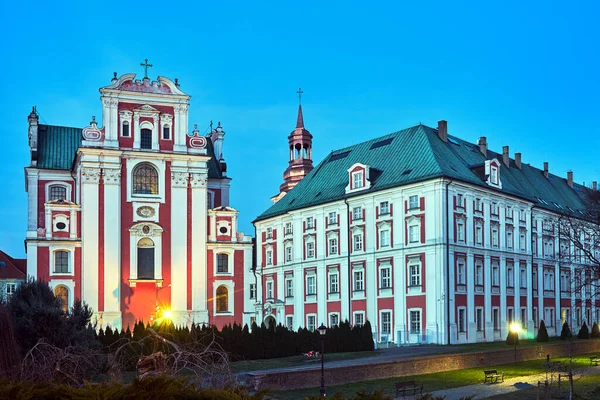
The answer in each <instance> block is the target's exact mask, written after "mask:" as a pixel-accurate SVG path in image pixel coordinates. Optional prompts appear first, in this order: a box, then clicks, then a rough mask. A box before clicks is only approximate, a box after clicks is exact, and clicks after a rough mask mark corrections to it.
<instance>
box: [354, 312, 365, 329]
mask: <svg viewBox="0 0 600 400" xmlns="http://www.w3.org/2000/svg"><path fill="white" fill-rule="evenodd" d="M364 324H365V313H364V312H355V313H354V325H356V326H363V325H364Z"/></svg>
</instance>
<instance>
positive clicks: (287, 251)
mask: <svg viewBox="0 0 600 400" xmlns="http://www.w3.org/2000/svg"><path fill="white" fill-rule="evenodd" d="M285 261H286V262H291V261H292V246H287V247H286V248H285Z"/></svg>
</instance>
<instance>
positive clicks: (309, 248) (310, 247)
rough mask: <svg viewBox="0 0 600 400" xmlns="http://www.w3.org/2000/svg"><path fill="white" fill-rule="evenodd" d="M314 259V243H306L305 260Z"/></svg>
mask: <svg viewBox="0 0 600 400" xmlns="http://www.w3.org/2000/svg"><path fill="white" fill-rule="evenodd" d="M314 257H315V243H314V242H307V243H306V258H314Z"/></svg>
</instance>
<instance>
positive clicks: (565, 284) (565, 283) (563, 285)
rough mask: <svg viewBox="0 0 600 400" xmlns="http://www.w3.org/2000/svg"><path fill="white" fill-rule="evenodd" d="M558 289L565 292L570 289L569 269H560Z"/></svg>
mask: <svg viewBox="0 0 600 400" xmlns="http://www.w3.org/2000/svg"><path fill="white" fill-rule="evenodd" d="M560 291H561V292H566V293H569V292H570V291H571V271H569V270H568V269H561V270H560Z"/></svg>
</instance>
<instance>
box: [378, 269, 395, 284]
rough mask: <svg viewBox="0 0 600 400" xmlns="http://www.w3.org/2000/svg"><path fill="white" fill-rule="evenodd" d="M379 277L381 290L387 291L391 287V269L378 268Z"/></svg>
mask: <svg viewBox="0 0 600 400" xmlns="http://www.w3.org/2000/svg"><path fill="white" fill-rule="evenodd" d="M379 277H380V288H381V289H389V288H391V287H392V269H391V268H390V266H385V267H384V266H382V267H380V269H379Z"/></svg>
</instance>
